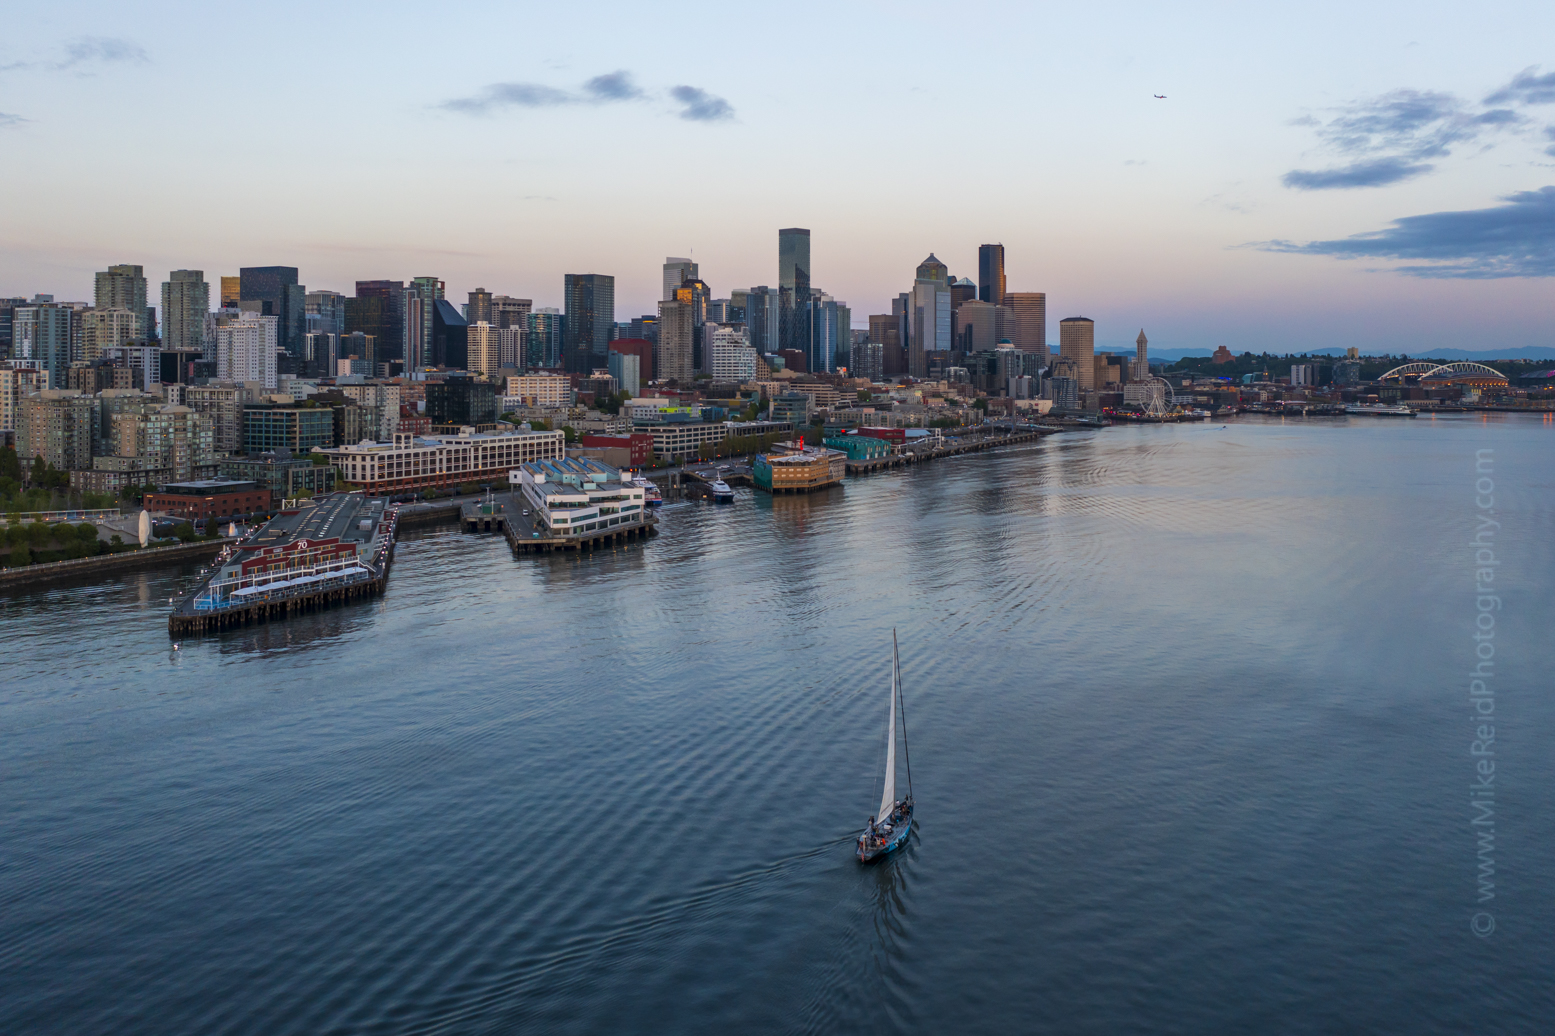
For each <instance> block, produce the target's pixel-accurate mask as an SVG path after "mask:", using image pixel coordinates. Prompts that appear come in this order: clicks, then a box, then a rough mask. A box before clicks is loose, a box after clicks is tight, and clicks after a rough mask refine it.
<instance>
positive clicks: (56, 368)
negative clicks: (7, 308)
mask: <svg viewBox="0 0 1555 1036" xmlns="http://www.w3.org/2000/svg"><path fill="white" fill-rule="evenodd" d="M79 325H80V318H79V317H78V316H77V315H76V311H75V308H74V307H73V306H71V305H70V304H69V303H68V302H43V303H38V304H36V305H34V304H30V303H29V304H28V305H26V306H17V307H16V309H15V311H14V315H13V324H12V335H13V336H14V341H13V343H12V353H11V355H12V356H13V357H14V358H16V359H21V360H31V361H32V366H34V367H37V368H38V369H40V370H46V371H48V372H49V380H50V384H52V385H55V386H59V385H64V384H66V383H67V379H66V372H67V371H68V370H69V369H70V363H71V361H72V360H74V359H75V358H76V356H75V342H76V337H77V335H76V332H77V328H78V327H79Z"/></svg>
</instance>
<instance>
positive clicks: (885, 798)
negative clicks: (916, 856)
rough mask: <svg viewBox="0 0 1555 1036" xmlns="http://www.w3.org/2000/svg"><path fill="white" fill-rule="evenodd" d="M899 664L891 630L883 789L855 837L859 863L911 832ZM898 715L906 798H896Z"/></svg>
mask: <svg viewBox="0 0 1555 1036" xmlns="http://www.w3.org/2000/svg"><path fill="white" fill-rule="evenodd" d="M901 685H902V663H901V658H900V656H899V655H898V653H897V648H896V631H895V630H892V631H891V718H890V720H889V721H888V722H887V724H886V742H885V745H886V747H885V788H884V789H883V791H882V794H881V796H880V810H879V812H877V813H876V814H875V815H874V816H872V817H870V818H869V823H868V824H866V825H865V826H864V830H863V833H861V834H860V835H859V836H858V850H857V854H858V859H859V862H860V863H872V862H873V861H875V860H878V859H880V858H881V857H882V856H885V855H886V854H887V853H889V852H891V851H892V850H893V849H897V848H900V847H901V846H903V845H906V844H907V836H908V835H910V834H911V833H912V806H913V803H912V757H911V756H909V755H908V754H907V713H906V711H905V710H904V708H903V706H902V696H901ZM898 714H900V716H901V726H902V758H903V761H904V762H905V763H906V764H907V797H906V798H905V799H898V798H897V797H896V726H897V716H898Z"/></svg>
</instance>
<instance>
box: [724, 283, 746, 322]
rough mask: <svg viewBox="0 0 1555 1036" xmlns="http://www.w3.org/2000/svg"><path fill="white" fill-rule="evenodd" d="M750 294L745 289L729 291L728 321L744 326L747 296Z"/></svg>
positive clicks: (726, 310) (726, 309)
mask: <svg viewBox="0 0 1555 1036" xmlns="http://www.w3.org/2000/svg"><path fill="white" fill-rule="evenodd" d="M749 294H750V292H748V291H746V290H745V289H744V288H731V289H730V290H729V305H728V306H727V307H725V310H724V312H725V314H726V316H727V319H728V320H730V321H731V322H733V323H736V324H744V323H746V320H745V311H746V296H748V295H749Z"/></svg>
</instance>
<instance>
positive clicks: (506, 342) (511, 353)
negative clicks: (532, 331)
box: [496, 327, 529, 367]
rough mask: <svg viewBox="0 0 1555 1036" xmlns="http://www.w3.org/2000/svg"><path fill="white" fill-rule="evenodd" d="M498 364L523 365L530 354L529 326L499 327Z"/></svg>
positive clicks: (499, 365)
mask: <svg viewBox="0 0 1555 1036" xmlns="http://www.w3.org/2000/svg"><path fill="white" fill-rule="evenodd" d="M496 335H497V366H498V367H522V366H523V365H524V364H525V362H527V358H528V356H529V328H527V327H498V328H496Z"/></svg>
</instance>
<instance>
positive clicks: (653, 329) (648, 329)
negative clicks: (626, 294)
mask: <svg viewBox="0 0 1555 1036" xmlns="http://www.w3.org/2000/svg"><path fill="white" fill-rule="evenodd" d="M627 337H628V338H641V339H645V340H646V341H649V342H655V343H656V342H658V340H659V318H658V317H657V316H654V315H653V314H652V313H644V314H643V315H642V316H640V317H633V318H632V321H631V331H630V333H629V334H628V335H627ZM645 377H647V378H649V379H650V380H651V379H652V377H653V376H652V375H651V374H650V375H645Z"/></svg>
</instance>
